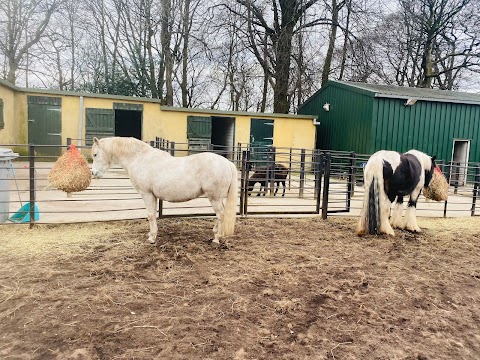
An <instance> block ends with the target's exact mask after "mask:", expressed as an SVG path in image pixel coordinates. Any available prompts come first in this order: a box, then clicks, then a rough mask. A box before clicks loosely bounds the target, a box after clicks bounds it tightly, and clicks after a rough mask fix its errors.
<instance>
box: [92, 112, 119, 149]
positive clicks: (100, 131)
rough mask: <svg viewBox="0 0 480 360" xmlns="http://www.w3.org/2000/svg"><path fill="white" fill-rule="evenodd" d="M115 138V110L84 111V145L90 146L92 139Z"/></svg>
mask: <svg viewBox="0 0 480 360" xmlns="http://www.w3.org/2000/svg"><path fill="white" fill-rule="evenodd" d="M110 136H115V110H113V109H92V108H87V109H85V144H86V145H87V146H91V145H92V144H93V137H97V138H99V139H101V138H104V137H110Z"/></svg>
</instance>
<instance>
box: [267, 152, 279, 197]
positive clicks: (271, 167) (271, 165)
mask: <svg viewBox="0 0 480 360" xmlns="http://www.w3.org/2000/svg"><path fill="white" fill-rule="evenodd" d="M276 152H277V151H276V148H275V147H274V146H272V147H271V148H269V149H268V157H267V160H268V165H267V181H266V182H268V185H269V186H268V187H269V189H268V190H269V195H270V196H273V193H274V191H275V155H276Z"/></svg>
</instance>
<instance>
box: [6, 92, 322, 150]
mask: <svg viewBox="0 0 480 360" xmlns="http://www.w3.org/2000/svg"><path fill="white" fill-rule="evenodd" d="M27 95H34V96H53V97H61V98H62V143H63V144H66V141H67V138H68V137H69V138H72V139H78V138H82V139H84V138H85V109H86V108H100V109H112V108H113V103H114V102H120V103H132V104H143V114H142V139H143V140H144V141H150V140H154V139H155V137H157V136H158V137H160V138H164V139H167V140H170V141H175V142H176V143H177V145H176V147H177V149H184V148H185V147H186V143H187V142H188V139H187V117H188V116H189V115H193V116H219V117H222V116H228V117H233V118H235V144H237V143H242V144H245V143H248V142H249V140H250V120H251V118H262V119H272V120H274V134H273V145H274V146H276V147H285V148H290V147H293V148H305V149H313V148H314V146H315V125H313V120H312V119H311V118H308V117H307V118H302V117H296V118H294V117H292V118H289V117H282V116H275V115H272V114H261V113H258V114H253V113H252V114H243V113H240V114H238V113H233V112H232V113H228V112H225V113H219V112H209V111H208V110H205V111H203V110H202V111H198V110H195V111H192V112H190V111H188V110H185V109H179V110H175V109H174V108H173V109H172V108H169V109H168V110H162V109H161V107H160V104H159V103H158V102H149V101H142V99H140V98H138V99H136V98H132V100H126V99H125V98H119V99H117V98H113V97H110V98H97V97H89V96H87V95H84V97H83V107H82V109H80V105H81V101H80V96H79V95H78V94H74V95H68V94H67V95H66V94H59V95H56V94H54V93H49V92H46V93H45V94H43V93H39V92H30V93H29V92H28V90H25V91H24V90H22V91H15V90H12V89H10V88H8V87H6V86H3V85H2V84H0V97H1V98H2V99H3V101H4V119H5V129H3V130H0V143H3V144H9V143H10V144H14V143H21V144H27V143H28V121H27ZM80 112H81V115H82V131H81V134H79V131H78V125H79V114H80ZM73 143H74V144H76V143H77V141H76V140H74V141H73Z"/></svg>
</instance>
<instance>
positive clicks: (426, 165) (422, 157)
mask: <svg viewBox="0 0 480 360" xmlns="http://www.w3.org/2000/svg"><path fill="white" fill-rule="evenodd" d="M406 154H412V155H413V156H415V157H416V158H417V159H418V161H420V164H422V167H423V170H430V168H431V167H432V158H431V157H430V156H429V155H427V154H425V153H423V152H421V151H418V150H413V149H412V150H409V151H407V152H406Z"/></svg>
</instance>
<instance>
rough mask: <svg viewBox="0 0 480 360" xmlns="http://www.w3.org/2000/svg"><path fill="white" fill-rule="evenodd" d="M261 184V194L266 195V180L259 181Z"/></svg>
mask: <svg viewBox="0 0 480 360" xmlns="http://www.w3.org/2000/svg"><path fill="white" fill-rule="evenodd" d="M261 184H262V186H263V196H265V195H267V181H266V180H265V181H264V182H262V183H261Z"/></svg>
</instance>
